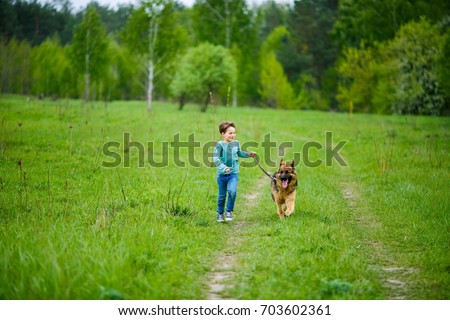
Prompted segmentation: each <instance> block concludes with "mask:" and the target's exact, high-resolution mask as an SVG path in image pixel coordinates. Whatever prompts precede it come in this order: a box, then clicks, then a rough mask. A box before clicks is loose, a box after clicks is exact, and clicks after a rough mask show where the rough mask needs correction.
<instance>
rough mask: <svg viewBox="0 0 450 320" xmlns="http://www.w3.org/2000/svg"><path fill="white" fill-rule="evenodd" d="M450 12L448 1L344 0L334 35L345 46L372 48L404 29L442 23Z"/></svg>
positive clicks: (340, 5) (340, 3) (340, 4)
mask: <svg viewBox="0 0 450 320" xmlns="http://www.w3.org/2000/svg"><path fill="white" fill-rule="evenodd" d="M449 12H450V2H449V1H448V0H433V1H429V0H341V1H339V14H338V17H339V18H338V20H337V21H336V24H335V25H334V30H333V34H334V37H335V38H336V39H337V41H338V42H339V44H340V45H341V46H343V47H357V46H358V45H359V43H360V42H361V41H364V42H365V43H366V45H368V46H372V45H374V44H375V43H376V42H381V41H386V40H390V39H393V38H394V36H395V34H396V32H397V31H398V30H399V29H400V27H401V26H402V25H404V24H406V23H407V22H409V21H412V20H418V19H419V18H420V17H426V18H428V19H429V20H430V21H432V22H438V21H440V20H441V19H442V17H444V16H446V15H448V13H449Z"/></svg>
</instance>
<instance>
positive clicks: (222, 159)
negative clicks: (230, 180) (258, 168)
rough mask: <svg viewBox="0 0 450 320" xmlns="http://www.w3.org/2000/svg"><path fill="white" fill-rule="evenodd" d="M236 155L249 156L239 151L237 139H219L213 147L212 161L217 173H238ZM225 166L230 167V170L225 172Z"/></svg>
mask: <svg viewBox="0 0 450 320" xmlns="http://www.w3.org/2000/svg"><path fill="white" fill-rule="evenodd" d="M238 157H241V158H249V157H250V156H249V154H248V153H247V152H244V151H241V146H240V144H239V141H237V140H233V141H231V142H229V143H228V142H225V141H223V140H222V141H219V142H218V143H217V144H216V146H215V147H214V154H213V161H214V163H215V165H216V166H217V175H219V176H220V175H224V174H230V173H239V161H238ZM226 168H230V172H225V169H226Z"/></svg>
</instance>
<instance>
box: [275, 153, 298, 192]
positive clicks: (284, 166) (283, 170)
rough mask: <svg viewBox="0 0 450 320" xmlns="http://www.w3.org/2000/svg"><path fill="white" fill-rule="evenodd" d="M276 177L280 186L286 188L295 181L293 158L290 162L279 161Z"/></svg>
mask: <svg viewBox="0 0 450 320" xmlns="http://www.w3.org/2000/svg"><path fill="white" fill-rule="evenodd" d="M276 178H277V180H278V182H279V183H281V187H283V188H284V189H286V188H287V187H288V186H289V185H291V184H293V183H296V182H297V173H296V172H295V168H294V160H292V161H291V162H290V163H286V162H285V161H284V160H281V162H280V168H279V169H278V171H277V173H276Z"/></svg>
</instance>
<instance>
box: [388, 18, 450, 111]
mask: <svg viewBox="0 0 450 320" xmlns="http://www.w3.org/2000/svg"><path fill="white" fill-rule="evenodd" d="M442 43H444V37H443V36H442V35H441V34H440V30H439V27H438V26H437V25H432V24H431V23H430V22H429V21H428V20H426V19H421V20H420V21H419V22H410V23H408V24H406V25H404V26H403V27H402V28H401V29H400V30H399V32H398V33H397V35H396V36H395V38H394V39H393V40H392V42H391V43H390V45H389V50H390V51H391V53H392V56H393V57H394V60H395V63H396V65H397V67H398V74H397V77H396V90H395V96H396V103H395V105H394V110H395V111H396V112H400V113H412V114H439V113H440V112H441V111H442V109H443V107H444V103H445V100H444V95H443V91H442V88H441V86H440V84H439V70H438V66H439V65H438V59H439V57H440V55H441V46H442Z"/></svg>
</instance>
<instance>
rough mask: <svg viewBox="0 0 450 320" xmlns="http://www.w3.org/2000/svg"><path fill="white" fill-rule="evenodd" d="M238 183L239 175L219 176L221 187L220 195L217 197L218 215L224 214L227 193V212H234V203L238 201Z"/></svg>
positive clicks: (218, 180)
mask: <svg viewBox="0 0 450 320" xmlns="http://www.w3.org/2000/svg"><path fill="white" fill-rule="evenodd" d="M237 183H238V175H237V174H235V173H231V174H226V175H220V176H217V184H218V186H219V195H218V196H217V213H220V214H222V213H223V211H224V207H225V199H226V197H227V193H228V201H227V212H231V211H233V209H234V202H235V201H236V191H237Z"/></svg>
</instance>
